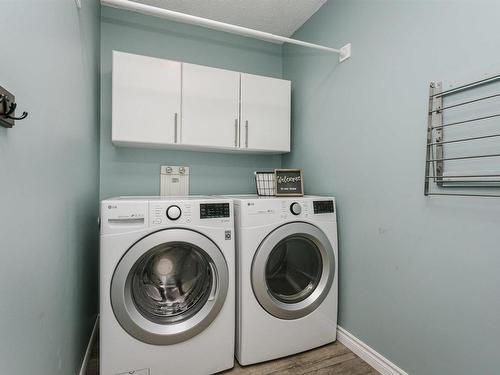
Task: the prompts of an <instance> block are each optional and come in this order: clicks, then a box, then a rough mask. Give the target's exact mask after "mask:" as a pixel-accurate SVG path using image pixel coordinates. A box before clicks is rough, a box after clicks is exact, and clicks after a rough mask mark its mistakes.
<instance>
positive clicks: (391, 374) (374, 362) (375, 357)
mask: <svg viewBox="0 0 500 375" xmlns="http://www.w3.org/2000/svg"><path fill="white" fill-rule="evenodd" d="M337 340H338V341H340V342H341V343H342V344H344V345H345V346H346V347H347V348H349V349H350V350H351V351H352V352H353V353H354V354H356V355H358V356H359V357H360V358H361V359H362V360H364V361H365V362H366V363H368V364H369V365H370V366H372V367H373V368H374V369H375V370H377V371H378V372H380V373H381V374H382V375H409V374H408V373H407V372H405V371H404V370H403V369H401V368H400V367H398V366H397V365H396V364H394V363H392V362H391V361H390V360H388V359H387V358H385V357H384V356H383V355H382V354H380V353H379V352H377V351H376V350H375V349H373V348H372V347H370V346H368V345H367V344H365V343H364V342H363V341H361V340H360V339H358V338H357V337H356V336H354V335H353V334H352V333H350V332H349V331H347V330H345V329H344V328H342V327H340V326H338V327H337Z"/></svg>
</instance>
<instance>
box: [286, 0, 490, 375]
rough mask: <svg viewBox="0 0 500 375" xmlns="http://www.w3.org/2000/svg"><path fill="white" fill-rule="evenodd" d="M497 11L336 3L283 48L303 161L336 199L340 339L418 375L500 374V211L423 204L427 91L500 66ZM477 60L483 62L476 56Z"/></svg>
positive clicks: (455, 203)
mask: <svg viewBox="0 0 500 375" xmlns="http://www.w3.org/2000/svg"><path fill="white" fill-rule="evenodd" d="M499 14H500V3H499V2H498V1H458V0H457V1H416V0H415V1H379V0H375V1H372V0H370V1H368V0H363V1H361V0H349V1H348V0H339V1H337V0H330V1H328V2H327V4H326V5H324V6H323V7H322V8H321V9H320V10H319V12H318V13H316V15H314V16H313V17H312V18H311V19H310V20H309V21H308V22H307V23H306V24H305V25H304V26H303V27H302V28H301V29H300V30H299V31H298V32H297V33H296V35H294V37H296V38H300V39H304V40H308V41H312V42H315V43H321V44H325V45H331V46H342V45H344V44H345V43H346V42H352V47H353V56H352V58H351V59H350V60H348V61H346V62H345V63H343V64H341V65H338V64H337V63H336V59H337V56H336V55H335V54H325V53H321V52H313V51H311V50H305V49H302V48H300V49H299V48H294V47H286V48H285V49H284V53H285V55H284V77H285V78H286V79H291V80H292V81H293V104H294V105H293V148H292V150H293V152H292V154H291V155H289V156H286V157H284V158H283V164H284V166H292V165H293V166H297V167H302V168H304V171H305V188H306V191H307V192H308V193H314V194H328V195H329V194H334V195H336V196H337V198H338V215H339V230H340V232H339V237H340V238H339V240H340V316H339V319H340V320H339V322H340V325H341V326H342V327H344V328H345V329H347V330H348V331H350V332H351V333H353V334H354V335H355V336H357V337H359V338H360V339H361V340H363V341H364V342H366V343H367V344H368V345H370V346H372V347H373V348H374V349H375V350H377V351H378V352H380V353H382V354H383V355H385V356H386V357H388V358H389V359H391V360H392V361H394V362H395V363H396V364H398V365H399V366H400V367H402V368H403V369H404V370H406V371H407V372H409V373H410V374H414V375H434V374H439V375H447V374H450V375H451V374H453V375H460V374H464V375H465V374H481V375H493V374H498V373H499V368H500V356H499V341H498V340H499V337H500V272H499V267H500V232H499V227H500V202H499V201H498V200H488V199H475V198H446V197H433V198H425V197H424V195H423V177H424V161H425V138H426V126H427V115H426V111H427V95H428V84H429V82H430V81H431V80H443V81H445V82H446V81H448V82H457V81H461V80H462V79H463V78H464V77H466V76H469V75H470V74H471V73H476V72H477V73H480V72H486V71H488V70H489V69H490V67H491V65H494V64H498V63H499V62H500V48H499V46H500V37H499V35H500V23H499V22H498V15H499ZM475 48H477V50H475Z"/></svg>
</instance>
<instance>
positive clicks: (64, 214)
mask: <svg viewBox="0 0 500 375" xmlns="http://www.w3.org/2000/svg"><path fill="white" fill-rule="evenodd" d="M0 3H1V4H0V25H2V43H1V46H2V51H1V52H0V85H2V86H4V87H6V88H7V89H8V90H10V91H12V92H13V93H14V94H15V95H16V98H17V102H18V105H19V107H18V108H19V109H20V111H23V110H27V111H28V112H29V117H28V118H27V119H26V120H24V121H20V122H18V123H17V124H16V126H15V127H14V128H13V129H4V128H1V127H0V259H1V260H0V296H1V302H0V374H2V375H3V374H19V375H32V374H41V375H55V374H60V375H70V374H76V373H77V371H79V367H80V365H81V363H82V359H83V355H84V352H85V349H86V345H87V342H88V339H89V336H90V332H91V329H92V325H93V323H94V319H95V314H96V312H97V310H98V307H97V291H98V288H97V254H98V248H97V246H98V228H97V223H96V218H97V216H98V199H99V194H98V193H99V191H98V179H99V143H98V139H99V84H98V79H99V76H98V69H99V3H98V1H97V0H85V1H83V8H82V9H81V10H80V11H78V10H77V8H76V6H75V2H74V1H62V0H43V1H42V0H40V1H33V0H3V1H0Z"/></svg>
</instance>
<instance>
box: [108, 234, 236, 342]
mask: <svg viewBox="0 0 500 375" xmlns="http://www.w3.org/2000/svg"><path fill="white" fill-rule="evenodd" d="M228 285H229V284H228V268H227V264H226V262H225V259H224V257H223V255H222V253H221V251H220V249H219V248H218V247H217V246H216V245H215V244H214V243H213V242H212V241H211V240H210V239H208V238H207V237H205V236H204V235H202V234H200V233H198V232H195V231H192V230H187V229H166V230H162V231H159V232H155V233H153V234H151V235H149V236H146V237H144V238H143V239H141V240H140V241H138V242H137V243H136V244H134V245H133V246H132V247H131V248H130V249H129V250H128V251H127V252H126V253H125V255H124V256H123V258H122V259H121V260H120V262H119V264H118V266H117V268H116V270H115V273H114V275H113V279H112V284H111V302H112V307H113V311H114V313H115V316H116V318H117V320H118V322H119V323H120V325H121V326H122V327H123V328H124V329H125V330H126V331H127V332H128V333H129V334H131V335H132V336H134V337H135V338H137V339H139V340H141V341H143V342H147V343H150V344H157V345H158V344H159V345H166V344H173V343H178V342H181V341H185V340H187V339H189V338H191V337H193V336H195V335H196V334H198V333H199V332H201V331H202V330H203V329H205V328H206V327H207V326H208V325H209V324H210V323H211V322H212V321H213V320H214V319H215V317H216V316H217V314H218V313H219V311H220V309H221V308H222V305H223V303H224V300H225V297H226V294H227V288H228Z"/></svg>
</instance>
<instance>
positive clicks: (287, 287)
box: [266, 235, 323, 303]
mask: <svg viewBox="0 0 500 375" xmlns="http://www.w3.org/2000/svg"><path fill="white" fill-rule="evenodd" d="M322 273H323V261H322V259H321V251H320V249H319V248H318V246H317V245H316V244H315V243H314V242H313V241H311V240H310V239H309V238H306V237H303V236H300V235H291V236H288V237H286V238H284V239H283V240H281V241H280V242H279V243H278V244H277V245H276V246H275V247H274V249H273V250H272V251H271V253H270V254H269V257H268V259H267V264H266V284H267V288H268V289H269V293H270V294H271V295H272V296H273V297H274V298H276V299H277V300H279V301H281V302H284V303H297V302H300V301H303V300H304V299H306V298H307V297H309V296H310V295H311V293H312V292H314V290H315V289H316V287H317V286H318V283H319V281H320V280H321V275H322Z"/></svg>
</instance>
